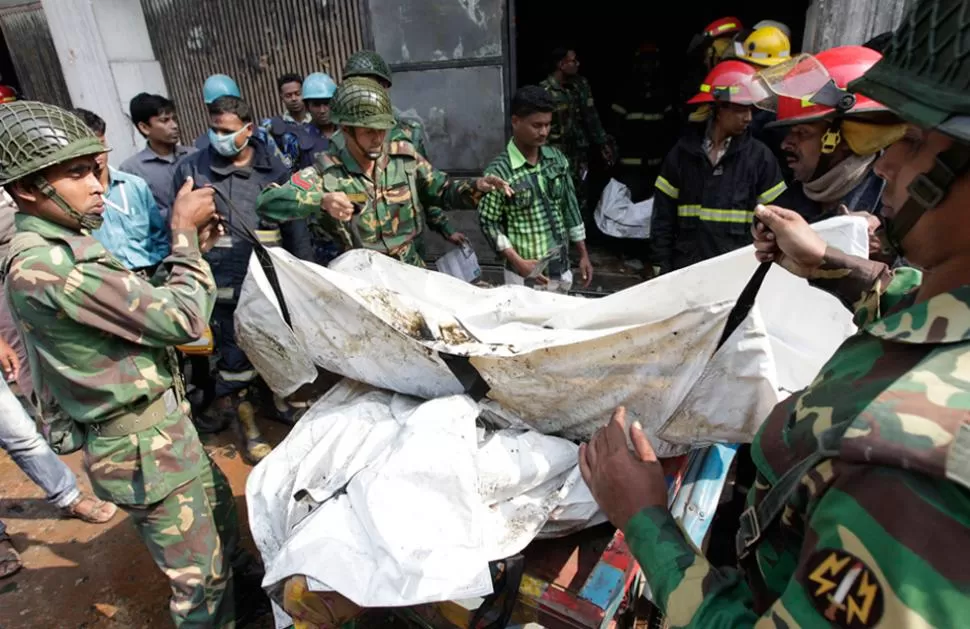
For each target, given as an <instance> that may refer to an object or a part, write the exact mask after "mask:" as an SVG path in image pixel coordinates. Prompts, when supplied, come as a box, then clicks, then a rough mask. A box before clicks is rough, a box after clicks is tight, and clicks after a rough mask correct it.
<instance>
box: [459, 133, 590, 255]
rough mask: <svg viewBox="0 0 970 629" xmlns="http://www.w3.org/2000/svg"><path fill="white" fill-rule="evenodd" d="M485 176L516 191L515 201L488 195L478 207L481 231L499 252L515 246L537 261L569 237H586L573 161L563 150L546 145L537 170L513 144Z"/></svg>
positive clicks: (495, 193)
mask: <svg viewBox="0 0 970 629" xmlns="http://www.w3.org/2000/svg"><path fill="white" fill-rule="evenodd" d="M485 174H487V175H497V176H499V177H501V178H502V179H504V180H505V181H507V182H508V183H509V185H510V186H512V190H514V191H515V196H513V197H512V198H508V197H506V196H505V195H504V194H503V193H502V192H501V191H498V190H496V191H492V192H489V193H488V194H486V195H485V196H484V197H483V198H482V202H481V203H480V204H479V206H478V216H479V220H480V222H481V226H482V232H483V233H484V234H485V237H486V238H488V241H489V243H490V244H491V245H492V247H494V248H495V250H496V251H498V252H499V253H501V252H502V251H504V250H506V249H508V248H509V247H513V248H515V250H516V252H518V254H519V255H520V256H522V257H523V258H525V259H526V260H538V259H540V258H542V257H543V256H545V255H546V254H547V253H548V252H549V250H550V249H553V248H556V247H564V246H565V245H566V239H567V237H568V239H569V240H571V241H573V242H581V241H583V240H585V239H586V229H585V228H584V227H583V218H582V216H581V215H580V213H579V204H578V203H577V202H576V192H575V190H574V189H573V181H572V178H571V177H570V176H569V162H568V161H567V160H566V157H565V156H564V155H563V154H562V153H561V152H560V151H559V149H556V148H553V147H551V146H543V147H542V148H541V149H539V161H538V162H537V163H536V165H535V166H533V165H532V164H530V163H529V162H528V161H526V159H525V157H523V156H522V153H521V152H520V151H519V149H518V147H516V146H515V143H514V141H512V140H510V141H509V144H508V147H507V148H506V150H505V151H504V152H503V153H502V154H501V155H499V156H498V157H496V158H495V159H494V160H493V161H492V163H491V164H489V166H488V168H486V169H485Z"/></svg>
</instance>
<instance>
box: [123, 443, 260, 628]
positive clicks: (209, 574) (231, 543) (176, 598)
mask: <svg viewBox="0 0 970 629" xmlns="http://www.w3.org/2000/svg"><path fill="white" fill-rule="evenodd" d="M119 506H120V507H121V508H122V509H124V510H125V511H126V512H127V513H128V515H129V516H131V520H132V522H134V524H135V528H136V529H137V530H138V534H139V535H140V536H141V538H142V540H143V541H144V542H145V545H146V546H147V547H148V551H149V552H150V553H151V555H152V559H154V560H155V563H156V565H158V567H159V568H160V569H161V570H162V572H164V573H165V576H167V577H168V578H169V581H170V583H171V587H172V598H171V599H170V601H169V610H170V612H171V614H172V620H173V621H174V622H175V626H176V627H181V628H182V629H188V628H195V627H199V628H201V627H234V626H235V611H236V610H235V602H234V598H233V579H232V568H233V567H241V566H244V565H246V564H248V562H249V561H250V557H249V555H248V553H246V552H245V551H244V550H243V549H242V548H241V546H240V545H239V516H238V513H237V512H236V504H235V502H234V500H233V496H232V489H231V487H230V486H229V481H228V480H227V479H226V477H225V475H224V474H223V473H222V470H220V469H219V467H218V466H217V465H216V464H215V463H213V462H212V460H211V459H209V457H208V455H205V461H203V464H202V471H201V473H200V474H199V476H198V477H197V478H195V479H193V480H191V481H189V482H188V483H186V484H184V485H182V486H181V487H179V488H178V489H176V490H175V491H174V492H172V493H171V494H169V495H168V496H167V497H166V498H165V499H164V500H162V501H161V502H157V503H155V504H151V505H147V506H144V507H141V506H134V505H119Z"/></svg>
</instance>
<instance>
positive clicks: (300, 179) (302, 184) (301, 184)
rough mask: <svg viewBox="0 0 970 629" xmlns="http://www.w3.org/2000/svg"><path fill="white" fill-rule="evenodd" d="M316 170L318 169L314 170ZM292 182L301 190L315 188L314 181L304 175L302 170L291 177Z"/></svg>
mask: <svg viewBox="0 0 970 629" xmlns="http://www.w3.org/2000/svg"><path fill="white" fill-rule="evenodd" d="M314 172H316V171H315V170H314ZM290 183H291V184H293V185H294V186H296V187H297V188H299V189H300V190H305V191H307V192H309V191H310V190H312V189H313V183H312V182H311V181H310V180H309V179H308V178H307V177H304V176H303V171H302V170H301V171H297V172H296V173H294V174H293V176H292V177H290Z"/></svg>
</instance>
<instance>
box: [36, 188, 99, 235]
mask: <svg viewBox="0 0 970 629" xmlns="http://www.w3.org/2000/svg"><path fill="white" fill-rule="evenodd" d="M34 185H35V186H36V187H37V189H38V190H40V192H41V194H43V195H44V196H45V197H47V198H48V199H50V200H51V201H53V202H54V205H56V206H57V207H59V208H60V209H61V211H62V212H64V213H65V214H67V215H68V216H70V217H71V218H73V219H74V220H76V221H77V222H78V224H79V225H80V226H81V228H82V229H87V230H90V231H94V230H95V229H98V228H99V227H101V224H102V223H103V222H104V217H103V216H101V215H99V214H81V213H80V212H78V211H77V210H75V209H74V208H72V207H71V206H70V204H69V203H68V202H67V201H65V200H64V197H62V196H61V195H60V194H59V193H58V192H57V190H55V189H54V186H52V185H51V183H50V182H49V181H47V179H46V178H45V177H44V176H42V175H37V176H36V177H34Z"/></svg>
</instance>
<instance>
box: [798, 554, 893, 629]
mask: <svg viewBox="0 0 970 629" xmlns="http://www.w3.org/2000/svg"><path fill="white" fill-rule="evenodd" d="M802 574H803V575H804V577H802V585H803V586H804V587H805V593H806V594H807V595H808V597H809V599H811V601H812V605H814V606H815V609H817V610H818V611H819V613H820V614H821V615H822V616H823V617H824V618H825V620H827V621H828V622H829V623H831V624H832V626H834V627H843V628H845V629H865V628H867V627H872V626H875V624H876V623H878V622H879V620H880V619H881V618H882V615H883V611H884V602H883V592H882V587H881V585H880V584H879V579H878V578H877V577H876V576H875V574H874V573H873V571H872V570H870V569H869V567H868V566H867V565H866V564H865V563H863V562H862V561H861V560H859V559H858V558H857V557H855V556H854V555H852V554H851V553H848V552H846V551H844V550H842V549H841V548H824V549H821V550H817V551H815V552H814V553H813V554H812V555H811V556H810V557H809V558H808V561H806V562H805V570H804V572H803V573H802Z"/></svg>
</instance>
